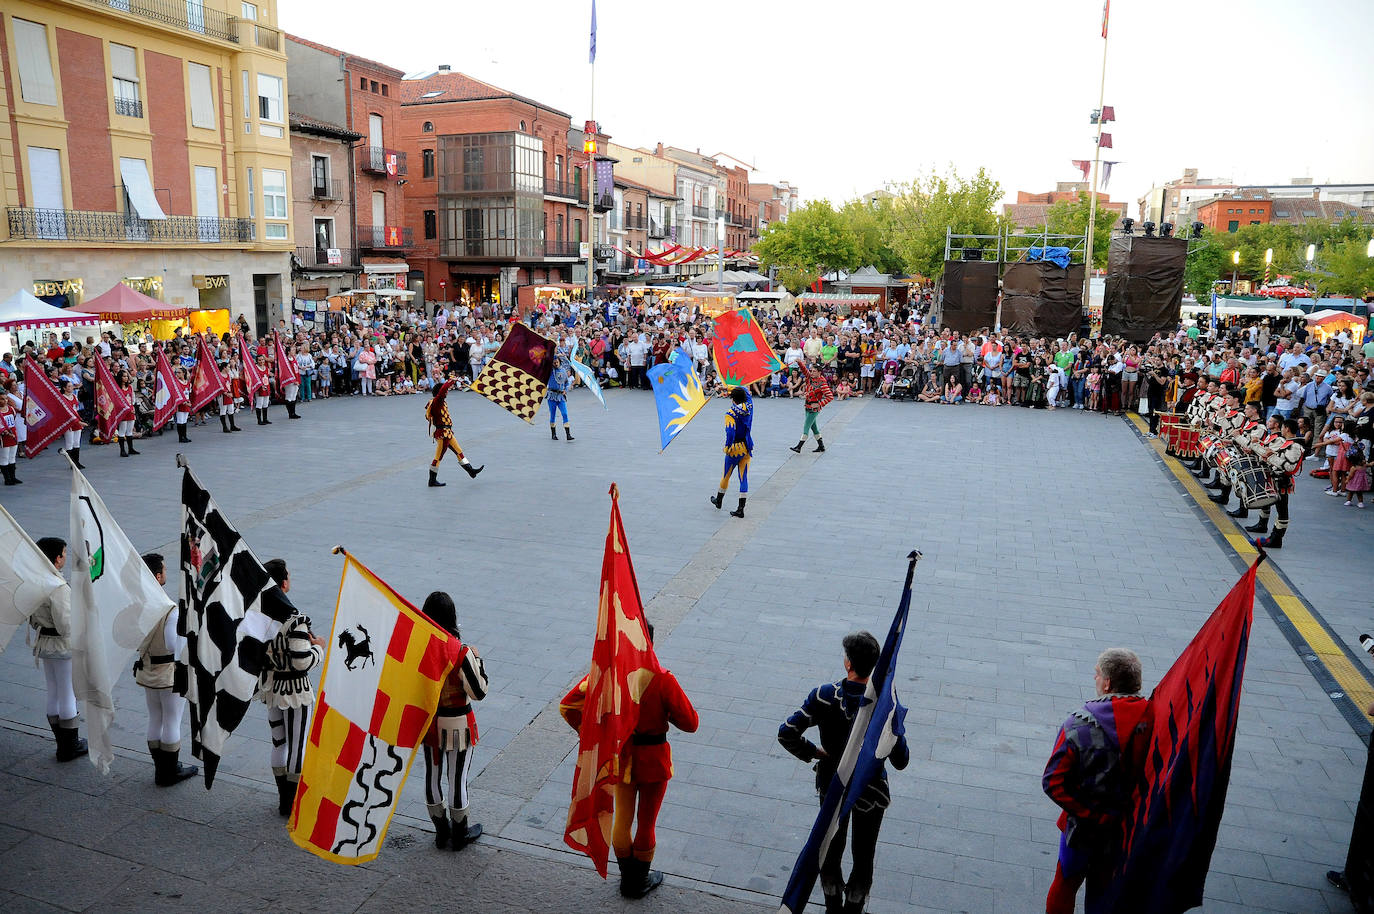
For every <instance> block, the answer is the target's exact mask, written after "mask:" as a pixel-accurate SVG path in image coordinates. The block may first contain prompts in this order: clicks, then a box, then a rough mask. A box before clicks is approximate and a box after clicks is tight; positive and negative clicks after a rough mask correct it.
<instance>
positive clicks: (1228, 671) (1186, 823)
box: [1084, 554, 1264, 914]
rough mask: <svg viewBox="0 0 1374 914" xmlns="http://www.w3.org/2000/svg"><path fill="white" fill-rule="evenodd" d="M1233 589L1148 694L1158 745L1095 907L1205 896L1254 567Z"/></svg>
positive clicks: (1132, 910) (1134, 910) (1170, 906)
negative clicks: (1204, 890)
mask: <svg viewBox="0 0 1374 914" xmlns="http://www.w3.org/2000/svg"><path fill="white" fill-rule="evenodd" d="M1263 560H1264V555H1263V554H1261V555H1260V557H1259V558H1258V559H1256V560H1255V563H1254V564H1252V565H1251V566H1250V570H1249V571H1247V572H1245V574H1244V575H1243V576H1242V577H1241V579H1240V580H1239V581H1237V582H1236V584H1235V586H1234V587H1232V588H1231V592H1230V593H1228V594H1227V595H1226V597H1225V599H1223V600H1222V601H1221V605H1219V606H1218V607H1217V608H1216V610H1215V611H1213V613H1212V615H1211V616H1210V617H1209V618H1208V619H1207V621H1206V622H1204V623H1203V625H1202V629H1201V630H1200V631H1199V632H1198V633H1197V635H1196V636H1195V637H1194V638H1193V640H1192V642H1191V643H1190V644H1189V645H1188V647H1187V649H1185V650H1184V652H1183V654H1182V655H1181V656H1180V657H1179V658H1178V659H1177V660H1175V661H1174V665H1173V666H1172V667H1170V668H1169V672H1168V673H1166V674H1164V678H1163V679H1161V680H1160V681H1159V685H1157V686H1155V690H1154V693H1153V694H1152V695H1151V696H1150V709H1149V714H1148V716H1149V718H1150V719H1151V728H1150V745H1149V748H1148V750H1147V751H1146V753H1145V762H1144V771H1142V772H1140V773H1139V774H1138V781H1137V785H1136V788H1135V792H1134V796H1133V797H1132V801H1131V808H1130V809H1129V810H1128V811H1127V813H1126V817H1125V823H1124V824H1125V834H1124V836H1123V838H1122V846H1121V848H1119V849H1118V850H1117V851H1116V852H1114V853H1113V854H1111V862H1112V866H1111V869H1110V872H1109V873H1107V874H1104V879H1103V885H1102V886H1101V888H1100V892H1099V891H1094V890H1093V889H1094V887H1093V885H1092V883H1091V877H1090V882H1089V895H1088V898H1087V904H1086V906H1085V909H1084V910H1086V911H1087V912H1089V914H1107V912H1112V914H1144V912H1155V911H1186V910H1188V909H1189V908H1195V907H1198V906H1200V905H1201V904H1202V887H1203V882H1204V881H1205V880H1206V878H1207V870H1208V867H1209V866H1210V865H1211V860H1212V850H1213V849H1214V848H1215V847H1216V841H1217V830H1218V829H1219V828H1220V827H1221V813H1222V809H1223V808H1224V807H1225V805H1226V788H1227V786H1228V785H1229V784H1230V781H1231V756H1232V751H1233V750H1234V748H1235V742H1236V719H1237V717H1238V716H1239V714H1240V691H1241V682H1242V680H1243V679H1244V678H1245V658H1246V654H1247V651H1248V647H1249V643H1250V626H1251V623H1252V621H1253V619H1254V608H1255V572H1256V570H1257V569H1258V568H1259V565H1260V562H1262V561H1263Z"/></svg>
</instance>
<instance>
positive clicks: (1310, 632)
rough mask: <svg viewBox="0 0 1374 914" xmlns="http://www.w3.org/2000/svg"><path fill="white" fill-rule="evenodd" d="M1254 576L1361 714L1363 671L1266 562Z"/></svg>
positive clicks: (1214, 507)
mask: <svg viewBox="0 0 1374 914" xmlns="http://www.w3.org/2000/svg"><path fill="white" fill-rule="evenodd" d="M1127 418H1129V419H1130V420H1131V422H1132V423H1133V424H1134V425H1135V427H1136V429H1137V430H1138V431H1139V432H1140V433H1141V435H1142V436H1143V435H1145V434H1146V433H1148V432H1149V430H1150V429H1149V427H1148V426H1147V425H1146V423H1145V421H1144V420H1143V419H1141V418H1140V416H1137V415H1136V414H1134V413H1130V414H1128V416H1127ZM1144 441H1145V443H1146V444H1148V445H1149V446H1150V447H1152V448H1154V450H1155V453H1157V454H1159V456H1160V458H1161V459H1163V461H1164V465H1165V466H1166V467H1168V468H1169V472H1170V473H1173V474H1174V478H1175V479H1177V480H1178V481H1179V482H1180V483H1182V484H1183V488H1184V489H1185V490H1187V492H1188V494H1189V495H1191V496H1192V498H1193V500H1194V501H1195V502H1197V504H1198V506H1199V507H1200V508H1202V512H1203V513H1204V514H1206V515H1207V519H1208V520H1210V521H1211V522H1212V525H1213V526H1215V527H1216V528H1217V530H1218V531H1219V532H1220V533H1221V535H1222V538H1223V539H1225V540H1226V543H1227V545H1229V546H1230V547H1231V548H1232V549H1233V550H1235V552H1236V554H1237V555H1239V556H1240V557H1241V558H1242V559H1244V560H1245V562H1246V563H1247V564H1249V563H1251V562H1254V560H1255V556H1257V555H1258V554H1259V552H1258V550H1257V549H1255V544H1254V542H1252V541H1251V539H1250V538H1249V537H1248V536H1246V535H1245V534H1244V533H1241V532H1238V531H1237V530H1236V525H1235V522H1234V520H1233V519H1232V518H1231V517H1229V516H1227V514H1226V512H1225V511H1223V510H1222V509H1221V507H1220V506H1219V505H1218V504H1217V503H1216V502H1214V501H1212V500H1211V498H1209V497H1208V492H1207V489H1206V488H1205V487H1203V486H1202V485H1201V484H1200V483H1199V482H1198V481H1197V479H1196V478H1194V476H1193V474H1192V473H1190V472H1188V471H1187V470H1186V469H1184V468H1183V465H1182V464H1181V463H1179V461H1178V460H1176V459H1173V458H1171V457H1169V456H1168V454H1167V453H1166V451H1165V449H1164V445H1163V444H1161V443H1160V441H1159V439H1158V438H1145V439H1144ZM1255 579H1256V583H1258V584H1259V586H1261V587H1263V588H1264V589H1265V590H1266V591H1268V593H1269V596H1270V598H1271V599H1273V601H1274V604H1275V605H1276V606H1278V608H1279V611H1280V612H1282V613H1283V614H1284V616H1286V617H1287V619H1288V621H1289V622H1290V623H1292V625H1293V628H1294V629H1295V630H1296V631H1297V633H1298V634H1299V635H1301V636H1302V639H1303V641H1304V642H1305V643H1306V645H1307V648H1308V650H1309V651H1310V652H1311V653H1312V654H1313V655H1315V656H1316V658H1317V660H1318V662H1320V663H1321V665H1322V666H1323V667H1325V668H1326V671H1327V672H1328V673H1330V674H1331V678H1332V679H1334V680H1336V682H1337V683H1339V684H1340V687H1341V689H1343V690H1344V691H1345V694H1346V695H1348V696H1350V700H1351V701H1353V702H1354V703H1355V705H1356V707H1358V708H1359V709H1360V712H1361V713H1364V712H1365V711H1366V709H1368V708H1369V706H1370V703H1371V702H1374V684H1372V683H1370V681H1369V679H1368V678H1367V677H1366V675H1365V673H1364V671H1363V670H1361V669H1360V668H1358V667H1357V666H1356V665H1355V664H1354V663H1352V662H1351V660H1350V658H1349V657H1348V656H1346V653H1345V651H1343V650H1341V647H1340V645H1339V644H1337V643H1336V642H1335V640H1334V639H1333V638H1332V637H1331V634H1330V633H1329V632H1328V631H1327V630H1326V627H1325V626H1324V625H1322V624H1321V623H1320V622H1318V621H1317V617H1316V614H1315V613H1314V612H1313V610H1312V607H1311V606H1310V605H1309V604H1308V603H1307V601H1306V600H1304V599H1303V598H1302V597H1300V596H1298V595H1297V594H1295V593H1293V590H1292V588H1290V587H1289V586H1288V584H1287V583H1285V582H1284V580H1283V578H1281V577H1279V575H1278V573H1277V572H1275V571H1274V568H1273V566H1272V564H1270V563H1269V562H1266V563H1265V564H1263V565H1261V566H1260V567H1259V571H1258V572H1257V573H1256V575H1255ZM1366 716H1368V715H1366Z"/></svg>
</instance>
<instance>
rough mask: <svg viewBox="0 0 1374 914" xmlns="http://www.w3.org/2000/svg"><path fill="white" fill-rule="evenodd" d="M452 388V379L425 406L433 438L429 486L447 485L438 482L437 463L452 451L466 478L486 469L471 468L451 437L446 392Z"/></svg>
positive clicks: (451, 428)
mask: <svg viewBox="0 0 1374 914" xmlns="http://www.w3.org/2000/svg"><path fill="white" fill-rule="evenodd" d="M452 387H453V379H452V378H449V379H448V380H447V381H445V382H444V383H442V384H440V385H439V386H438V387H436V388H435V389H434V396H433V398H431V399H430V401H429V403H428V404H426V406H425V418H426V419H428V420H429V433H430V434H431V435H433V436H434V444H435V447H434V459H433V460H432V461H430V464H429V484H430V486H435V487H437V486H446V485H448V483H446V482H440V481H439V461H441V460H443V459H444V453H445V452H446V451H453V453H454V454H456V455H457V456H458V463H459V464H461V465H462V467H463V469H464V470H467V473H468V476H470V477H474V478H475V477H476V476H477V474H478V473H480V472H482V471H483V470H484V469H486V464H483V465H482V466H480V467H477V468H475V469H474V468H473V466H472V464H470V463H468V459H467V458H466V457H464V456H463V449H462V448H460V447H459V446H458V439H456V438H454V437H453V418H452V417H451V416H450V415H449V413H448V392H449V389H450V388H452Z"/></svg>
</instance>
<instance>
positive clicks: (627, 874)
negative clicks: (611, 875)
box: [615, 857, 636, 898]
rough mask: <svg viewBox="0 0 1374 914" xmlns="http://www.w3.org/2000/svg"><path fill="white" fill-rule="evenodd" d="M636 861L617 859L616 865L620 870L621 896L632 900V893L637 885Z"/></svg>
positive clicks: (627, 858)
mask: <svg viewBox="0 0 1374 914" xmlns="http://www.w3.org/2000/svg"><path fill="white" fill-rule="evenodd" d="M635 862H636V861H635V859H634V858H633V857H616V858H615V864H616V866H618V867H619V868H620V894H621V896H622V897H624V898H632V897H634V896H632V895H631V894H630V892H632V891H633V890H634V885H635Z"/></svg>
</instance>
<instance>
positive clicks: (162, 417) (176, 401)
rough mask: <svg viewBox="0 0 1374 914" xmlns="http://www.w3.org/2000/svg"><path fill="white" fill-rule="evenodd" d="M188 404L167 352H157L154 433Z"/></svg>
mask: <svg viewBox="0 0 1374 914" xmlns="http://www.w3.org/2000/svg"><path fill="white" fill-rule="evenodd" d="M185 402H187V397H186V389H185V388H184V387H182V386H181V382H180V381H178V380H177V376H176V375H175V374H173V373H172V366H171V365H170V364H168V362H167V352H166V350H164V349H158V351H157V393H156V394H154V395H153V431H157V430H158V429H160V428H162V426H164V425H166V424H167V421H168V420H169V419H171V418H172V417H173V416H175V415H176V412H177V407H179V406H181V405H182V404H183V403H185Z"/></svg>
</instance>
